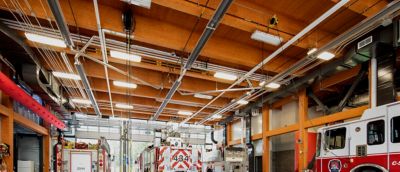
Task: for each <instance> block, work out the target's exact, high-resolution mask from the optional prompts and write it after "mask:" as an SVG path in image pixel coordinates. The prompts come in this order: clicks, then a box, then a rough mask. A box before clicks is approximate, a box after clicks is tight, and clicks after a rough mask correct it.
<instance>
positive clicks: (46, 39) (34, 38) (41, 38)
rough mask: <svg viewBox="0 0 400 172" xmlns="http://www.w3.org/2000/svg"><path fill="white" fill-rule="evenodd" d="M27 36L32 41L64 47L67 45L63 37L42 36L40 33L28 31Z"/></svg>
mask: <svg viewBox="0 0 400 172" xmlns="http://www.w3.org/2000/svg"><path fill="white" fill-rule="evenodd" d="M25 36H26V38H27V39H28V40H30V41H32V42H37V43H41V44H46V45H51V46H56V47H62V48H66V47H67V45H66V44H65V42H64V41H63V40H61V39H55V38H51V37H47V36H42V35H38V34H33V33H28V32H25Z"/></svg>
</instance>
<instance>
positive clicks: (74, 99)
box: [71, 98, 92, 105]
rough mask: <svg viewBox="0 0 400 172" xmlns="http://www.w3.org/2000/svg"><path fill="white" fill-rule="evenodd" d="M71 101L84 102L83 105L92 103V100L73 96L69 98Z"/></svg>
mask: <svg viewBox="0 0 400 172" xmlns="http://www.w3.org/2000/svg"><path fill="white" fill-rule="evenodd" d="M71 101H72V102H74V103H77V104H85V105H90V104H92V102H91V101H90V100H87V99H80V98H73V99H71Z"/></svg>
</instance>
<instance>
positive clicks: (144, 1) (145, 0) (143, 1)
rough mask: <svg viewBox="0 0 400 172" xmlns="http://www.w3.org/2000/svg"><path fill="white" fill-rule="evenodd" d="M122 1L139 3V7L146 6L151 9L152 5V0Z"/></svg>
mask: <svg viewBox="0 0 400 172" xmlns="http://www.w3.org/2000/svg"><path fill="white" fill-rule="evenodd" d="M122 1H124V2H127V3H130V4H133V5H137V6H139V7H144V8H147V9H150V7H151V0H122Z"/></svg>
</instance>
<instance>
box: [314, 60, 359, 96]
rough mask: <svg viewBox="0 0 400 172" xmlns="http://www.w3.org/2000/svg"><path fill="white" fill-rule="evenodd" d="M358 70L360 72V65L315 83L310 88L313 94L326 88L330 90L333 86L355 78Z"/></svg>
mask: <svg viewBox="0 0 400 172" xmlns="http://www.w3.org/2000/svg"><path fill="white" fill-rule="evenodd" d="M360 70H361V65H358V66H356V67H354V68H351V69H348V70H344V71H341V72H338V73H336V74H334V75H332V76H330V77H328V78H325V79H323V80H321V81H319V82H317V83H315V84H314V85H313V86H312V90H313V92H314V93H317V92H319V91H324V90H327V89H328V88H330V87H332V86H334V85H337V84H340V83H343V82H345V81H348V80H350V79H352V78H354V77H356V76H357V75H358V74H359V72H360Z"/></svg>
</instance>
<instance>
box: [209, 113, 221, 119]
mask: <svg viewBox="0 0 400 172" xmlns="http://www.w3.org/2000/svg"><path fill="white" fill-rule="evenodd" d="M221 118H222V115H220V114H215V115H213V116H212V117H211V119H221Z"/></svg>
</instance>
